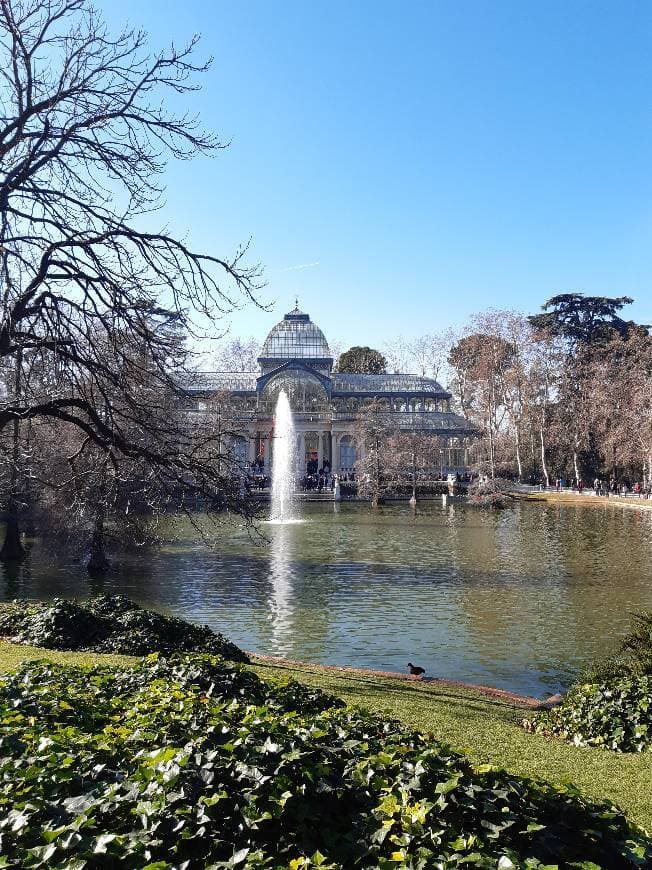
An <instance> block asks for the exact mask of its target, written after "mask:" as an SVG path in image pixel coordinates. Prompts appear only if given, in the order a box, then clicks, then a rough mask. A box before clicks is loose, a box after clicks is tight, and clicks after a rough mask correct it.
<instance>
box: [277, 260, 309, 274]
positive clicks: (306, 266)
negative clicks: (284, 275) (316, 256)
mask: <svg viewBox="0 0 652 870" xmlns="http://www.w3.org/2000/svg"><path fill="white" fill-rule="evenodd" d="M318 265H319V260H318V261H317V262H316V263H302V264H301V266H286V267H285V268H283V269H274V270H273V271H274V272H296V271H297V270H298V269H312V267H313V266H318Z"/></svg>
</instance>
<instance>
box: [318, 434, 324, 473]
mask: <svg viewBox="0 0 652 870" xmlns="http://www.w3.org/2000/svg"><path fill="white" fill-rule="evenodd" d="M324 434H325V433H324V432H317V470H319V469H320V468H322V466H323V465H324V440H323V439H324Z"/></svg>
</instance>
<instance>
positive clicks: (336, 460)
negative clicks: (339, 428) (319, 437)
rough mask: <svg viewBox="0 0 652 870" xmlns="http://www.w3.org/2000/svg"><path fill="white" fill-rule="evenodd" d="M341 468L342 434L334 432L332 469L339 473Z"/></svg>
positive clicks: (333, 471) (334, 472)
mask: <svg viewBox="0 0 652 870" xmlns="http://www.w3.org/2000/svg"><path fill="white" fill-rule="evenodd" d="M339 470H340V436H339V434H338V433H336V432H333V434H332V439H331V471H332V473H333V474H337V473H338V472H339Z"/></svg>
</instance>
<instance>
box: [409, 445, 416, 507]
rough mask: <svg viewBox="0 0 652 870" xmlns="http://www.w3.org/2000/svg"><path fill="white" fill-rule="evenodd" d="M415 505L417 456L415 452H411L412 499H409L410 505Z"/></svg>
mask: <svg viewBox="0 0 652 870" xmlns="http://www.w3.org/2000/svg"><path fill="white" fill-rule="evenodd" d="M416 503H417V454H416V451H415V450H413V451H412V498H411V499H410V504H411V505H415V504H416Z"/></svg>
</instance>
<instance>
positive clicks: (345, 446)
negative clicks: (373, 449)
mask: <svg viewBox="0 0 652 870" xmlns="http://www.w3.org/2000/svg"><path fill="white" fill-rule="evenodd" d="M355 460H356V454H355V445H354V444H353V441H352V438H351V436H350V435H343V436H342V437H341V438H340V470H341V471H347V472H348V471H353V469H354V468H355Z"/></svg>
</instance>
